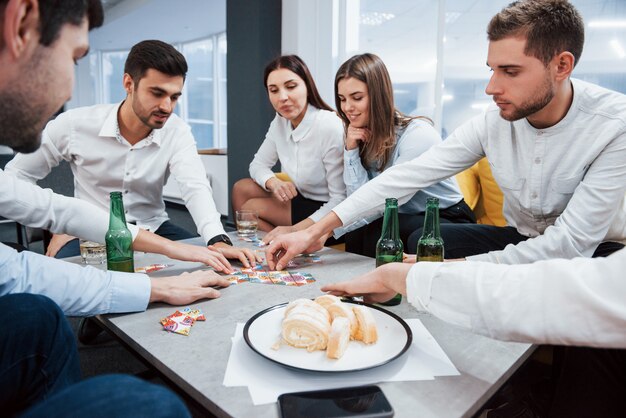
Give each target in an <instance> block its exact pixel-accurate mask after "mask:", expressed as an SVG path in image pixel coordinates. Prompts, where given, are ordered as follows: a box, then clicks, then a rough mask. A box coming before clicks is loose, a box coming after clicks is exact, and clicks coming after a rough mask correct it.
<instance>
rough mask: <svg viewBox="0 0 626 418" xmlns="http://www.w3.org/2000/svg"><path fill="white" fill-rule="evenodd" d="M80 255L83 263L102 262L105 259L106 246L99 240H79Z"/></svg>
mask: <svg viewBox="0 0 626 418" xmlns="http://www.w3.org/2000/svg"><path fill="white" fill-rule="evenodd" d="M80 257H81V258H82V259H83V264H104V262H105V261H106V260H107V247H106V245H104V244H100V243H99V242H93V241H87V240H83V239H81V240H80Z"/></svg>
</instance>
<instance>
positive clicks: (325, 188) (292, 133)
mask: <svg viewBox="0 0 626 418" xmlns="http://www.w3.org/2000/svg"><path fill="white" fill-rule="evenodd" d="M277 161H280V165H281V170H282V171H283V172H285V173H287V175H289V177H290V178H291V180H292V181H293V182H294V184H295V185H296V188H297V189H298V192H299V193H301V194H302V196H304V197H306V198H307V199H312V200H317V201H320V202H327V203H325V204H324V205H322V207H320V208H319V209H318V210H317V211H315V212H314V213H313V214H312V215H311V216H309V218H311V219H312V220H313V221H314V222H317V221H319V220H320V219H321V218H322V217H324V215H326V214H327V213H329V212H330V211H331V209H332V208H334V207H335V205H337V204H338V203H339V202H341V201H342V200H343V199H345V197H346V186H345V184H344V183H343V123H342V122H341V119H339V117H338V116H337V115H336V114H335V113H334V112H330V111H328V110H320V109H317V108H316V107H314V106H312V105H308V107H307V110H306V113H305V114H304V118H303V119H302V121H301V122H300V124H299V125H298V127H297V128H296V129H293V127H292V126H291V122H290V121H289V120H287V119H285V118H283V117H282V116H280V115H279V114H278V113H277V114H276V117H275V118H274V120H273V121H272V123H271V124H270V127H269V129H268V131H267V134H266V135H265V140H264V141H263V143H262V144H261V147H260V148H259V150H258V151H257V153H256V154H255V155H254V159H253V160H252V162H251V163H250V177H252V179H253V180H254V181H255V182H256V183H257V184H258V185H259V186H261V187H262V188H263V189H265V190H267V189H266V188H265V183H266V182H267V181H268V180H269V179H270V178H272V177H273V176H274V173H273V172H272V167H274V165H275V164H276V162H277Z"/></svg>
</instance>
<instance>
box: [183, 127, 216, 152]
mask: <svg viewBox="0 0 626 418" xmlns="http://www.w3.org/2000/svg"><path fill="white" fill-rule="evenodd" d="M188 123H189V126H191V132H192V133H193V137H194V138H195V139H196V147H197V148H198V149H207V148H214V147H215V144H214V141H213V123H212V122H209V123H207V122H198V121H189V122H188Z"/></svg>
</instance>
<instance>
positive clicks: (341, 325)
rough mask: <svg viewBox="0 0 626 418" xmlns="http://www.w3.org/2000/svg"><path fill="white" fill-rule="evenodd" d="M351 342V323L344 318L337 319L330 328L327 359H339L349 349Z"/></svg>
mask: <svg viewBox="0 0 626 418" xmlns="http://www.w3.org/2000/svg"><path fill="white" fill-rule="evenodd" d="M349 342H350V322H349V321H348V319H346V318H344V317H341V316H340V317H337V318H335V320H334V321H333V324H332V325H331V327H330V335H329V336H328V347H327V348H326V357H328V358H333V359H338V358H341V356H343V353H344V352H345V351H346V349H347V348H348V343H349Z"/></svg>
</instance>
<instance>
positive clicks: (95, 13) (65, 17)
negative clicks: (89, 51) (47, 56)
mask: <svg viewBox="0 0 626 418" xmlns="http://www.w3.org/2000/svg"><path fill="white" fill-rule="evenodd" d="M7 3H8V0H0V16H4V9H5V7H6V4H7ZM39 14H40V18H39V34H40V38H39V43H40V44H42V45H43V46H50V45H52V43H53V42H54V41H56V40H57V38H58V37H59V33H60V31H61V28H62V27H63V25H65V24H68V23H69V24H71V25H74V26H79V25H80V24H81V23H82V22H83V19H84V18H87V21H88V23H89V30H91V29H94V28H97V27H100V26H102V22H103V21H104V11H103V10H102V3H100V0H54V1H53V0H42V1H39Z"/></svg>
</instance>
